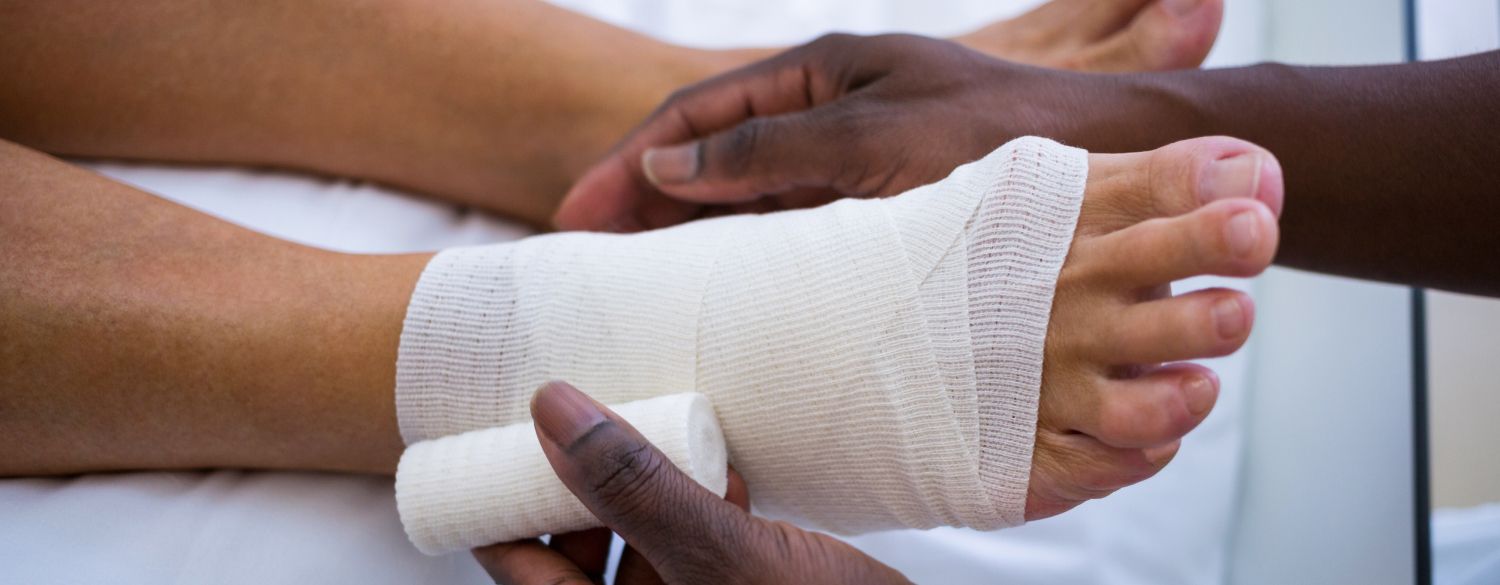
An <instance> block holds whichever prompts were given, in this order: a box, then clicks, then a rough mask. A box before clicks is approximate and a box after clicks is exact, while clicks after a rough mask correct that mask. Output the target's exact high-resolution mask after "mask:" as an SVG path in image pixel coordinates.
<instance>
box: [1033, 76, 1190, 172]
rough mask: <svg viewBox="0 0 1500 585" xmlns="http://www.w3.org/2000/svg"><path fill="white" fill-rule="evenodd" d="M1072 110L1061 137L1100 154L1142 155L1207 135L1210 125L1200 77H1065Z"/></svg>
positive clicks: (1063, 116) (1065, 115) (1062, 93)
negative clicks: (1127, 153)
mask: <svg viewBox="0 0 1500 585" xmlns="http://www.w3.org/2000/svg"><path fill="white" fill-rule="evenodd" d="M1065 75H1067V76H1068V77H1069V81H1070V87H1068V88H1065V89H1062V90H1060V91H1059V92H1058V93H1059V95H1060V96H1065V97H1066V98H1071V99H1072V103H1071V107H1070V108H1068V109H1069V110H1071V111H1069V112H1063V111H1059V114H1061V117H1060V118H1059V119H1058V120H1057V122H1056V123H1057V124H1058V129H1057V132H1058V136H1059V137H1060V138H1061V140H1062V141H1063V142H1065V143H1068V144H1071V145H1073V146H1078V147H1081V148H1085V149H1088V150H1092V151H1095V152H1137V151H1144V150H1152V149H1155V148H1159V147H1161V146H1163V145H1166V144H1170V143H1172V142H1176V141H1178V140H1185V139H1187V138H1192V137H1196V136H1202V135H1204V134H1206V133H1209V132H1207V130H1206V129H1207V128H1208V127H1209V126H1210V124H1208V121H1207V119H1206V116H1207V114H1206V112H1207V111H1208V110H1207V108H1205V107H1203V104H1202V100H1204V99H1205V96H1206V94H1207V92H1206V91H1205V88H1204V87H1203V83H1202V80H1201V78H1198V77H1194V76H1189V75H1183V74H1180V73H1170V72H1169V73H1126V74H1097V73H1066V74H1065Z"/></svg>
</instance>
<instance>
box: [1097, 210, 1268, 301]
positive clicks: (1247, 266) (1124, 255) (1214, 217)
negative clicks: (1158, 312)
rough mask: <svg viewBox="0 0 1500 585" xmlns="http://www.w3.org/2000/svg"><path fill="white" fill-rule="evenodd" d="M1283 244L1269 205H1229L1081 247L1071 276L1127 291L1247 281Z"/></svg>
mask: <svg viewBox="0 0 1500 585" xmlns="http://www.w3.org/2000/svg"><path fill="white" fill-rule="evenodd" d="M1279 239H1280V231H1279V228H1278V226H1277V224H1276V218H1275V217H1274V216H1273V215H1272V214H1271V210H1270V209H1268V208H1267V207H1266V206H1265V205H1262V204H1261V203H1259V202H1257V201H1254V200H1251V199H1228V200H1222V201H1215V202H1213V203H1210V204H1208V205H1207V206H1204V207H1202V208H1200V209H1198V210H1196V211H1193V212H1190V213H1188V214H1186V215H1181V216H1177V217H1171V218H1164V219H1154V220H1149V221H1144V222H1141V223H1138V224H1136V225H1133V226H1130V227H1128V228H1125V229H1122V230H1119V231H1117V232H1114V233H1111V234H1107V235H1104V236H1101V237H1098V238H1092V239H1088V240H1084V241H1081V242H1079V243H1077V244H1076V251H1075V253H1074V257H1073V259H1072V264H1071V266H1069V268H1068V270H1069V271H1071V272H1074V273H1075V274H1077V275H1079V276H1083V277H1085V278H1089V279H1091V280H1094V281H1096V282H1109V283H1113V284H1118V285H1122V286H1125V287H1129V288H1135V287H1153V286H1157V285H1161V284H1163V283H1169V282H1172V281H1176V280H1182V279H1184V278H1188V277H1192V276H1200V275H1207V274H1212V275H1218V276H1235V277H1249V276H1255V275H1257V274H1260V273H1261V272H1262V271H1264V270H1265V269H1266V268H1267V267H1269V266H1270V265H1271V261H1272V259H1274V257H1275V255H1276V246H1277V244H1278V242H1279ZM1069 276H1070V277H1072V276H1073V275H1072V274H1070V275H1069Z"/></svg>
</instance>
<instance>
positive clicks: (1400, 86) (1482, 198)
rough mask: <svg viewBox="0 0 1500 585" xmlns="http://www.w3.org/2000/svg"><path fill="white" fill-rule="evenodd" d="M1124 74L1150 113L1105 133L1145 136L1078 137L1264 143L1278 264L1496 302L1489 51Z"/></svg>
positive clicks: (1497, 116) (1494, 129) (1499, 171)
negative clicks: (1278, 186)
mask: <svg viewBox="0 0 1500 585" xmlns="http://www.w3.org/2000/svg"><path fill="white" fill-rule="evenodd" d="M1135 79H1138V80H1144V84H1143V85H1142V86H1140V87H1142V88H1144V90H1145V91H1144V92H1142V93H1143V97H1144V99H1145V100H1147V101H1149V102H1151V103H1152V104H1153V105H1152V106H1151V107H1150V108H1149V111H1151V112H1153V116H1154V117H1152V116H1148V117H1147V118H1145V119H1141V120H1133V121H1127V120H1122V121H1120V122H1118V123H1115V124H1114V126H1115V127H1116V128H1117V129H1120V130H1125V129H1136V130H1145V131H1144V132H1141V133H1140V134H1132V133H1130V132H1123V133H1110V134H1096V135H1095V136H1093V137H1092V138H1091V137H1089V136H1087V135H1085V136H1081V137H1080V142H1081V143H1085V144H1087V143H1088V142H1090V141H1091V140H1093V141H1095V142H1101V143H1106V144H1087V145H1088V146H1091V147H1104V148H1105V149H1106V150H1109V149H1110V148H1111V147H1120V146H1121V144H1120V143H1121V142H1127V143H1128V142H1139V141H1141V140H1142V139H1144V140H1145V141H1146V142H1149V143H1151V144H1150V145H1154V144H1157V143H1164V142H1169V141H1171V140H1177V139H1181V138H1187V137H1190V136H1200V135H1205V134H1227V135H1231V136H1236V137H1239V138H1245V139H1248V140H1250V141H1252V142H1255V143H1257V144H1260V145H1262V146H1265V147H1266V148H1268V149H1270V150H1271V152H1273V153H1275V154H1276V156H1277V158H1278V159H1280V161H1281V165H1282V167H1283V169H1284V172H1285V175H1286V207H1285V212H1284V214H1283V215H1282V218H1281V227H1282V242H1281V248H1280V252H1279V254H1278V257H1277V262H1278V263H1281V264H1285V265H1287V266H1293V267H1297V268H1305V269H1310V270H1316V271H1320V272H1330V273H1334V274H1342V275H1347V276H1355V277H1360V278H1372V279H1377V280H1385V281H1391V282H1402V283H1410V284H1416V285H1419V286H1429V287H1434V288H1443V289H1449V290H1456V291H1463V292H1470V293H1479V294H1489V295H1500V261H1496V254H1497V253H1500V104H1497V102H1496V97H1495V96H1496V95H1497V92H1500V52H1490V53H1485V54H1481V55H1476V56H1472V57H1466V58H1461V59H1453V60H1446V61H1434V62H1425V63H1414V64H1402V65H1386V66H1375V67H1337V68H1335V67H1288V66H1283V65H1259V66H1255V67H1249V68H1242V69H1221V70H1208V71H1193V72H1182V73H1170V74H1145V75H1140V76H1136V78H1135ZM1147 109H1148V108H1136V109H1132V110H1131V111H1133V112H1139V111H1143V110H1147ZM1147 145H1148V144H1126V145H1125V146H1127V147H1129V148H1132V149H1134V148H1139V147H1142V146H1147Z"/></svg>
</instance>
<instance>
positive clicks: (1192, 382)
mask: <svg viewBox="0 0 1500 585" xmlns="http://www.w3.org/2000/svg"><path fill="white" fill-rule="evenodd" d="M1182 396H1183V398H1184V399H1185V400H1186V401H1187V409H1188V412H1191V413H1193V416H1203V415H1204V414H1205V413H1207V412H1208V411H1209V410H1210V409H1212V408H1213V407H1214V383H1213V382H1212V381H1210V380H1209V379H1208V377H1207V376H1203V375H1199V374H1193V375H1190V376H1188V377H1187V379H1185V380H1183V382H1182Z"/></svg>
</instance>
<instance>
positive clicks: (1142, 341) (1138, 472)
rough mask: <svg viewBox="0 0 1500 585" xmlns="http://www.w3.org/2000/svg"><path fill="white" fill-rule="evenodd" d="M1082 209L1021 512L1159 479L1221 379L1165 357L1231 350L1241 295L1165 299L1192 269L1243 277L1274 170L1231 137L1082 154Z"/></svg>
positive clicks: (1262, 235)
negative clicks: (1085, 177) (1157, 475)
mask: <svg viewBox="0 0 1500 585" xmlns="http://www.w3.org/2000/svg"><path fill="white" fill-rule="evenodd" d="M1084 193H1085V194H1084V201H1083V208H1082V211H1081V213H1080V215H1079V219H1078V227H1077V230H1076V232H1075V235H1074V239H1073V244H1072V247H1071V248H1070V249H1069V252H1068V258H1067V261H1066V262H1065V263H1064V265H1063V268H1062V272H1061V274H1060V276H1059V278H1058V283H1057V292H1056V296H1055V298H1054V301H1053V305H1052V320H1051V323H1050V324H1049V326H1048V330H1047V341H1046V358H1045V360H1044V362H1043V371H1042V395H1041V404H1040V412H1039V413H1038V423H1037V437H1036V449H1035V452H1034V455H1033V460H1032V475H1031V485H1030V493H1029V496H1028V499H1027V506H1026V517H1027V519H1037V518H1045V517H1047V516H1052V515H1055V514H1058V513H1061V512H1063V511H1065V510H1068V509H1070V508H1072V507H1074V506H1077V505H1078V504H1080V503H1082V502H1084V501H1086V500H1090V499H1095V498H1100V497H1104V496H1106V495H1108V494H1109V493H1111V492H1113V491H1114V490H1116V489H1119V488H1121V487H1124V486H1127V485H1130V484H1133V483H1136V482H1139V481H1141V480H1143V479H1145V478H1147V477H1150V476H1151V475H1153V474H1155V473H1156V472H1157V471H1158V470H1160V469H1161V467H1162V466H1164V465H1166V463H1167V462H1168V461H1169V460H1171V459H1172V457H1173V455H1175V454H1176V452H1177V448H1178V446H1179V444H1180V441H1181V438H1182V437H1183V435H1185V434H1187V432H1188V431H1190V430H1192V429H1193V428H1194V427H1196V426H1197V425H1198V423H1200V422H1202V421H1203V418H1204V417H1205V416H1207V415H1208V412H1209V410H1210V409H1211V408H1212V407H1213V404H1214V401H1215V399H1216V398H1217V397H1218V386H1219V381H1218V378H1217V377H1216V376H1215V375H1214V373H1213V372H1211V371H1209V370H1208V369H1206V368H1203V367H1201V366H1197V365H1192V364H1182V363H1178V364H1169V365H1164V366H1163V365H1159V364H1162V363H1164V362H1174V361H1179V360H1189V359H1196V358H1206V357H1213V356H1221V355H1226V354H1229V353H1232V352H1234V351H1235V350H1236V349H1239V347H1240V346H1241V345H1243V344H1244V342H1245V340H1246V339H1247V338H1248V337H1249V335H1250V326H1251V323H1252V321H1253V320H1254V313H1255V308H1254V305H1253V304H1252V302H1251V300H1250V297H1249V296H1248V295H1246V294H1245V293H1242V292H1239V291H1234V290H1228V289H1213V290H1204V291H1198V292H1193V293H1187V294H1184V295H1180V296H1176V297H1173V296H1170V295H1171V289H1170V283H1171V282H1172V281H1175V280H1180V279H1183V278H1187V277H1190V276H1195V275H1200V274H1217V275H1223V276H1253V275H1255V274H1258V273H1260V272H1261V271H1262V270H1265V268H1266V267H1267V266H1268V265H1270V263H1271V259H1272V256H1273V255H1274V254H1275V251H1276V243H1277V237H1278V235H1277V234H1278V232H1277V225H1276V216H1277V215H1278V214H1279V213H1280V211H1281V199H1282V181H1281V168H1280V166H1279V165H1278V164H1277V162H1276V160H1275V158H1273V157H1272V156H1271V154H1270V153H1269V152H1266V151H1265V150H1264V149H1262V148H1260V147H1257V146H1255V145H1252V144H1250V143H1247V142H1244V141H1241V140H1236V139H1232V138H1222V137H1212V138H1198V139H1193V140H1186V141H1182V142H1178V143H1175V144H1171V145H1168V146H1165V147H1163V148H1160V149H1157V150H1154V151H1151V152H1142V153H1132V154H1093V155H1090V156H1089V175H1088V184H1087V187H1086V190H1085V192H1084Z"/></svg>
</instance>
